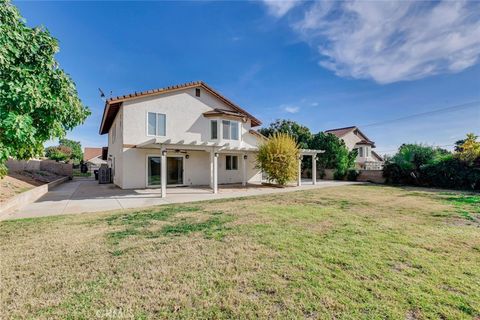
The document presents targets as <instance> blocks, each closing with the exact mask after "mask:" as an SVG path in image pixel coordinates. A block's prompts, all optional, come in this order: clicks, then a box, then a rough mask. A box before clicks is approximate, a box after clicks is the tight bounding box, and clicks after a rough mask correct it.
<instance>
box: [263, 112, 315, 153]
mask: <svg viewBox="0 0 480 320" xmlns="http://www.w3.org/2000/svg"><path fill="white" fill-rule="evenodd" d="M258 131H259V132H260V133H261V134H263V135H264V136H266V137H271V136H273V135H274V134H275V133H277V132H280V133H286V134H288V135H289V136H290V137H292V138H294V139H295V141H296V142H297V144H298V147H299V148H300V149H307V148H308V146H309V144H310V140H311V139H312V133H311V132H310V129H308V128H307V127H305V126H302V125H300V124H298V123H297V122H295V121H292V120H283V119H277V120H275V122H272V123H271V124H270V125H269V126H268V127H267V128H261V129H260V130H258Z"/></svg>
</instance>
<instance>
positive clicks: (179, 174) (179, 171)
mask: <svg viewBox="0 0 480 320" xmlns="http://www.w3.org/2000/svg"><path fill="white" fill-rule="evenodd" d="M167 184H168V185H174V186H179V185H183V157H182V156H179V157H167Z"/></svg>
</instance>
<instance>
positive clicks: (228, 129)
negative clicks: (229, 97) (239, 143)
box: [222, 120, 238, 140]
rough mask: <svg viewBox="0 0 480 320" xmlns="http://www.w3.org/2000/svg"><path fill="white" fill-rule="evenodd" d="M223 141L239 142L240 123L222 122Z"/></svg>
mask: <svg viewBox="0 0 480 320" xmlns="http://www.w3.org/2000/svg"><path fill="white" fill-rule="evenodd" d="M222 131H223V139H225V140H238V122H236V121H230V120H222Z"/></svg>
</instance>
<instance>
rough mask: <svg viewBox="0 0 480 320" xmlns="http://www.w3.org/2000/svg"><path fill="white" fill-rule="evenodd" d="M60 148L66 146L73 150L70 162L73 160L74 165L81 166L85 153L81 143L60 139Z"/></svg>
mask: <svg viewBox="0 0 480 320" xmlns="http://www.w3.org/2000/svg"><path fill="white" fill-rule="evenodd" d="M58 144H59V145H60V146H65V147H68V148H70V149H71V155H70V158H69V160H72V162H73V163H75V164H79V163H80V161H82V160H83V151H82V144H81V143H80V141H73V140H69V139H60V141H59V143H58Z"/></svg>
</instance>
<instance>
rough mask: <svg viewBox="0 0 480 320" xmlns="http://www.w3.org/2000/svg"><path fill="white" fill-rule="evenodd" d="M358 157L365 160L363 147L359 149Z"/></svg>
mask: <svg viewBox="0 0 480 320" xmlns="http://www.w3.org/2000/svg"><path fill="white" fill-rule="evenodd" d="M358 156H359V157H360V158H363V147H360V148H358Z"/></svg>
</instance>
